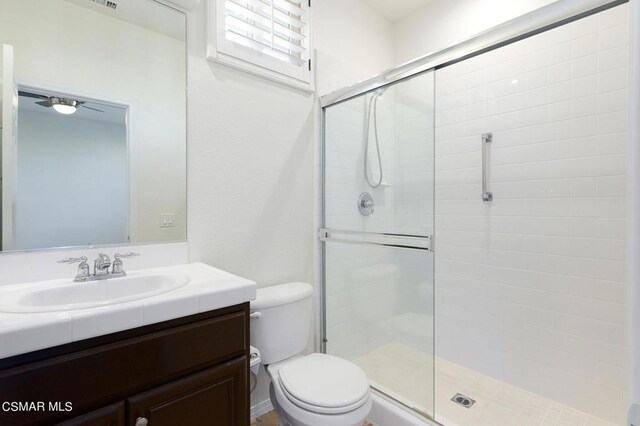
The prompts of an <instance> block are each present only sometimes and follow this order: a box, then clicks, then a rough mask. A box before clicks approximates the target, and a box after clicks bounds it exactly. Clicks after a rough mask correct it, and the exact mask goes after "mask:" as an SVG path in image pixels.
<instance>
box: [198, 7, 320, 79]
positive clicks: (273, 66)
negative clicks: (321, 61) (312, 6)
mask: <svg viewBox="0 0 640 426" xmlns="http://www.w3.org/2000/svg"><path fill="white" fill-rule="evenodd" d="M209 1H210V2H211V1H213V2H217V5H216V11H217V16H215V22H216V24H217V27H218V28H217V30H216V32H215V35H216V40H215V45H216V52H215V54H212V53H214V52H209V57H210V58H211V59H214V60H217V61H219V62H225V63H227V64H228V65H232V66H236V67H239V68H242V69H244V70H245V71H249V72H253V73H255V74H261V75H264V76H266V77H268V78H272V79H275V80H278V81H281V82H284V83H289V84H293V85H295V86H297V87H302V88H305V89H310V83H311V79H310V74H311V73H310V68H311V67H310V61H309V60H310V54H309V52H310V47H309V46H310V33H311V32H310V10H309V5H308V0H209ZM209 35H210V36H211V31H209ZM238 61H241V62H238ZM274 73H275V74H277V75H274Z"/></svg>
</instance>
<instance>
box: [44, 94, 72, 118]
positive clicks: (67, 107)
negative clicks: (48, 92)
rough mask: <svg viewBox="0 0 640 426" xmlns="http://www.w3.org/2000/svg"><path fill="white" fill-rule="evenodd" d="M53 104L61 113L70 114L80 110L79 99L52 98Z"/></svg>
mask: <svg viewBox="0 0 640 426" xmlns="http://www.w3.org/2000/svg"><path fill="white" fill-rule="evenodd" d="M50 101H51V105H52V106H53V109H55V110H56V111H57V112H59V113H60V114H64V115H70V114H73V113H74V112H76V111H77V110H78V101H74V100H72V99H66V98H57V97H52V98H50Z"/></svg>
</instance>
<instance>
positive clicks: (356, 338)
mask: <svg viewBox="0 0 640 426" xmlns="http://www.w3.org/2000/svg"><path fill="white" fill-rule="evenodd" d="M624 3H625V2H622V1H614V2H611V1H596V0H588V1H582V2H575V1H570V0H564V1H560V2H557V3H555V4H553V5H551V6H547V7H545V8H543V9H540V10H538V11H536V12H533V13H532V14H529V15H527V16H525V17H522V18H519V19H516V20H514V21H511V22H509V23H507V24H505V25H502V26H501V27H499V28H497V29H495V30H491V31H489V32H487V33H485V34H483V35H481V36H479V37H477V38H475V39H473V40H471V41H470V42H466V43H463V44H461V45H459V46H456V47H454V48H451V49H447V50H445V51H442V52H438V53H436V54H432V55H429V56H427V57H424V58H422V59H419V60H417V61H416V62H415V63H410V64H408V65H405V66H402V67H400V68H398V69H395V70H392V71H390V72H387V73H385V74H384V75H383V76H381V77H378V78H374V79H372V80H370V81H367V82H363V83H359V84H358V85H355V86H353V87H350V88H346V89H344V90H342V91H339V92H337V93H333V94H330V95H327V96H326V97H324V98H322V100H321V103H322V106H323V168H322V169H323V223H322V228H321V230H320V239H321V240H322V271H323V277H322V278H323V292H324V293H323V297H324V298H323V303H324V311H323V337H324V340H323V346H324V347H323V349H324V350H325V351H326V352H327V353H330V354H334V355H338V356H341V357H344V358H347V359H350V360H352V361H354V362H355V363H356V364H358V365H359V366H360V367H362V368H363V369H364V370H365V371H366V373H367V374H368V376H369V378H370V380H371V384H372V387H373V388H374V389H375V390H376V391H377V392H378V393H379V394H380V395H382V396H383V397H384V398H387V399H389V400H391V401H393V402H394V403H395V404H397V406H399V407H404V408H405V409H409V410H411V411H412V412H414V413H416V414H418V415H419V416H424V417H426V418H430V419H435V420H436V421H438V422H440V423H442V424H445V425H449V424H451V425H454V424H455V425H460V426H465V425H474V426H475V425H492V426H495V425H527V424H554V425H555V424H565V425H574V424H575V425H603V426H604V425H615V424H618V425H619V424H624V415H625V407H626V402H625V392H624V375H625V332H626V330H625V303H626V296H625V290H626V277H625V274H624V271H625V243H626V235H625V209H624V206H625V200H626V194H625V179H626V170H625V155H626V145H625V144H626V131H627V123H626V114H627V56H628V53H627V47H628V46H627V31H628V28H627V27H628V23H627V14H628V11H627V5H626V4H624ZM389 76H393V77H389Z"/></svg>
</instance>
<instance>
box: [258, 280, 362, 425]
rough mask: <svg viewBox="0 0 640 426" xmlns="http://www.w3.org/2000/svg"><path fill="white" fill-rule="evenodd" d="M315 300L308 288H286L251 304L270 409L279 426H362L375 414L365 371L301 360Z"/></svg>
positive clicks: (325, 360)
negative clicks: (268, 385) (265, 371)
mask: <svg viewBox="0 0 640 426" xmlns="http://www.w3.org/2000/svg"><path fill="white" fill-rule="evenodd" d="M312 295H313V288H312V287H311V285H309V284H307V283H287V284H281V285H276V286H272V287H265V288H260V289H258V296H257V298H256V300H255V301H253V302H251V311H252V314H251V317H252V320H251V345H253V346H255V347H256V348H258V350H259V351H260V357H261V358H262V364H264V365H265V368H266V370H267V372H268V374H269V377H270V378H271V387H270V396H271V403H272V404H273V407H274V408H275V410H276V412H277V413H278V418H279V421H280V425H281V426H359V425H362V424H363V423H364V420H365V419H366V417H367V415H368V414H369V411H370V410H371V396H370V393H369V380H368V379H367V376H366V374H365V373H364V371H362V369H360V367H358V366H357V365H355V364H354V363H352V362H350V361H347V360H344V359H341V358H338V357H335V356H332V355H326V354H318V353H315V354H311V355H300V352H302V351H303V350H304V348H305V347H306V346H307V341H308V338H309V331H310V329H311V309H312Z"/></svg>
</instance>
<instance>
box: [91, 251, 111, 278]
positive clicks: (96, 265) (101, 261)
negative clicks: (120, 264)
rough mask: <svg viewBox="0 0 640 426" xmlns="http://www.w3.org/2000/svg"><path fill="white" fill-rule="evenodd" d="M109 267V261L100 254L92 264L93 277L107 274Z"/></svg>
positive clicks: (104, 255)
mask: <svg viewBox="0 0 640 426" xmlns="http://www.w3.org/2000/svg"><path fill="white" fill-rule="evenodd" d="M110 266H111V259H109V256H107V255H106V254H104V253H100V254H99V255H98V258H97V259H96V260H95V261H94V262H93V275H94V276H96V277H101V276H103V275H108V274H109V267H110Z"/></svg>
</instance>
